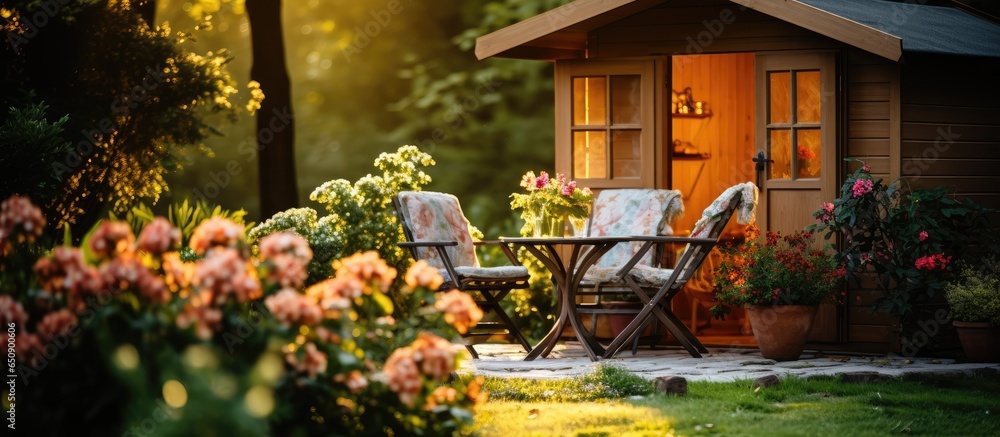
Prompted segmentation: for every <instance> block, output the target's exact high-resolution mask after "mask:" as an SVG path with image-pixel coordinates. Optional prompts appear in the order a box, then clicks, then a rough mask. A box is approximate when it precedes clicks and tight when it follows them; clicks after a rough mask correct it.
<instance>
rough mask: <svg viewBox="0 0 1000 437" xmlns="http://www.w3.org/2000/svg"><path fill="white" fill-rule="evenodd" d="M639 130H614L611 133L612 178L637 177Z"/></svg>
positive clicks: (638, 167)
mask: <svg viewBox="0 0 1000 437" xmlns="http://www.w3.org/2000/svg"><path fill="white" fill-rule="evenodd" d="M641 133H642V132H641V131H639V130H616V131H612V133H611V157H612V169H611V175H612V176H611V177H612V178H613V179H625V178H638V177H639V172H640V165H639V164H640V163H639V150H640V147H639V137H641Z"/></svg>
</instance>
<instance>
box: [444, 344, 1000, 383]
mask: <svg viewBox="0 0 1000 437" xmlns="http://www.w3.org/2000/svg"><path fill="white" fill-rule="evenodd" d="M708 349H709V353H708V354H705V355H704V356H703V357H702V358H694V357H692V356H691V355H689V354H688V353H687V351H685V350H683V349H665V348H659V349H655V350H653V349H649V348H645V347H643V348H640V349H639V352H638V354H636V355H632V354H631V352H629V351H626V352H623V353H621V354H619V355H618V356H616V357H615V358H611V359H606V360H601V361H596V362H594V361H590V359H589V358H588V357H587V356H586V354H585V353H584V351H583V348H582V347H581V346H580V344H579V343H575V342H564V343H560V344H558V345H557V346H556V347H555V349H553V350H552V353H551V354H549V357H548V358H538V359H536V360H534V361H523V360H524V356H525V353H524V350H523V349H520V348H519V347H517V346H514V345H506V344H484V345H478V346H476V351H477V352H479V359H476V360H466V361H464V362H463V364H462V368H461V369H460V370H459V372H460V373H472V374H476V375H484V376H494V377H512V378H529V379H556V378H568V377H574V376H581V375H584V374H587V373H590V372H593V371H594V370H596V369H597V367H598V366H600V365H601V364H611V365H615V366H621V367H624V368H626V369H628V370H629V371H631V372H633V373H635V374H637V375H639V376H642V377H644V378H647V379H654V378H657V377H660V376H683V377H685V378H687V379H688V380H690V381H715V382H728V381H738V380H753V379H756V378H759V377H761V376H765V375H778V376H779V377H785V376H792V375H793V376H798V377H803V378H807V377H810V376H817V375H837V374H858V373H860V372H870V373H871V375H874V376H875V377H880V376H881V377H893V378H895V377H900V376H904V375H908V374H940V375H945V374H967V375H971V374H973V373H975V372H977V371H982V370H986V371H992V372H997V373H1000V363H959V362H956V361H955V360H949V359H936V358H906V357H901V356H895V355H889V356H858V355H833V354H819V353H815V352H809V351H807V352H805V353H803V354H802V357H801V358H800V359H799V360H798V361H787V362H775V361H773V360H768V359H765V358H763V357H761V356H760V352H759V351H757V350H756V349H713V348H708Z"/></svg>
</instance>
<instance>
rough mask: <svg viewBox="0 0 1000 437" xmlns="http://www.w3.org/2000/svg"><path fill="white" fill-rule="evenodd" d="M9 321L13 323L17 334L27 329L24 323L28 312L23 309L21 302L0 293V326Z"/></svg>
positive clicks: (5, 324) (26, 321) (26, 320)
mask: <svg viewBox="0 0 1000 437" xmlns="http://www.w3.org/2000/svg"><path fill="white" fill-rule="evenodd" d="M11 323H13V324H14V329H16V330H17V333H18V334H20V333H22V332H24V330H25V329H27V326H24V325H25V324H26V323H28V313H27V312H25V311H24V306H23V305H21V302H18V301H16V300H14V298H12V297H10V296H8V295H6V294H4V295H0V327H4V328H6V327H7V326H8V325H9V324H11ZM3 332H7V331H6V330H4V331H3Z"/></svg>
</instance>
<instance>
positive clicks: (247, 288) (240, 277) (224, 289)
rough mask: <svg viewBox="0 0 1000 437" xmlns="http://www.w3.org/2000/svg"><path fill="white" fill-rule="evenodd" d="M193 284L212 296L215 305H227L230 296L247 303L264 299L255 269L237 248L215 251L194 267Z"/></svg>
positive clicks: (210, 251)
mask: <svg viewBox="0 0 1000 437" xmlns="http://www.w3.org/2000/svg"><path fill="white" fill-rule="evenodd" d="M192 283H193V284H194V285H195V286H196V287H200V288H202V289H204V290H207V291H209V292H210V293H212V295H213V298H214V299H213V302H212V304H214V305H222V304H224V303H225V302H226V301H227V300H228V298H229V296H233V297H234V298H235V299H236V301H237V302H247V301H250V300H253V299H258V298H260V296H261V290H260V282H258V281H257V277H256V274H255V273H254V271H253V269H252V266H251V265H250V263H248V262H247V261H246V260H245V259H243V257H241V256H240V253H239V252H238V251H237V250H236V249H230V248H214V249H211V250H209V251H208V254H206V255H205V258H204V259H202V260H201V261H199V262H198V264H196V265H195V268H194V276H193V278H192Z"/></svg>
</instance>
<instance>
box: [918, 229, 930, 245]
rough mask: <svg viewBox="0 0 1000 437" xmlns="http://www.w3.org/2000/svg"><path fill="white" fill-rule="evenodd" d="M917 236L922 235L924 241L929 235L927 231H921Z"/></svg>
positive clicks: (921, 239)
mask: <svg viewBox="0 0 1000 437" xmlns="http://www.w3.org/2000/svg"><path fill="white" fill-rule="evenodd" d="M917 236H919V237H920V241H921V242H922V241H924V240H926V239H927V237H928V235H927V231H920V233H919V234H917Z"/></svg>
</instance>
